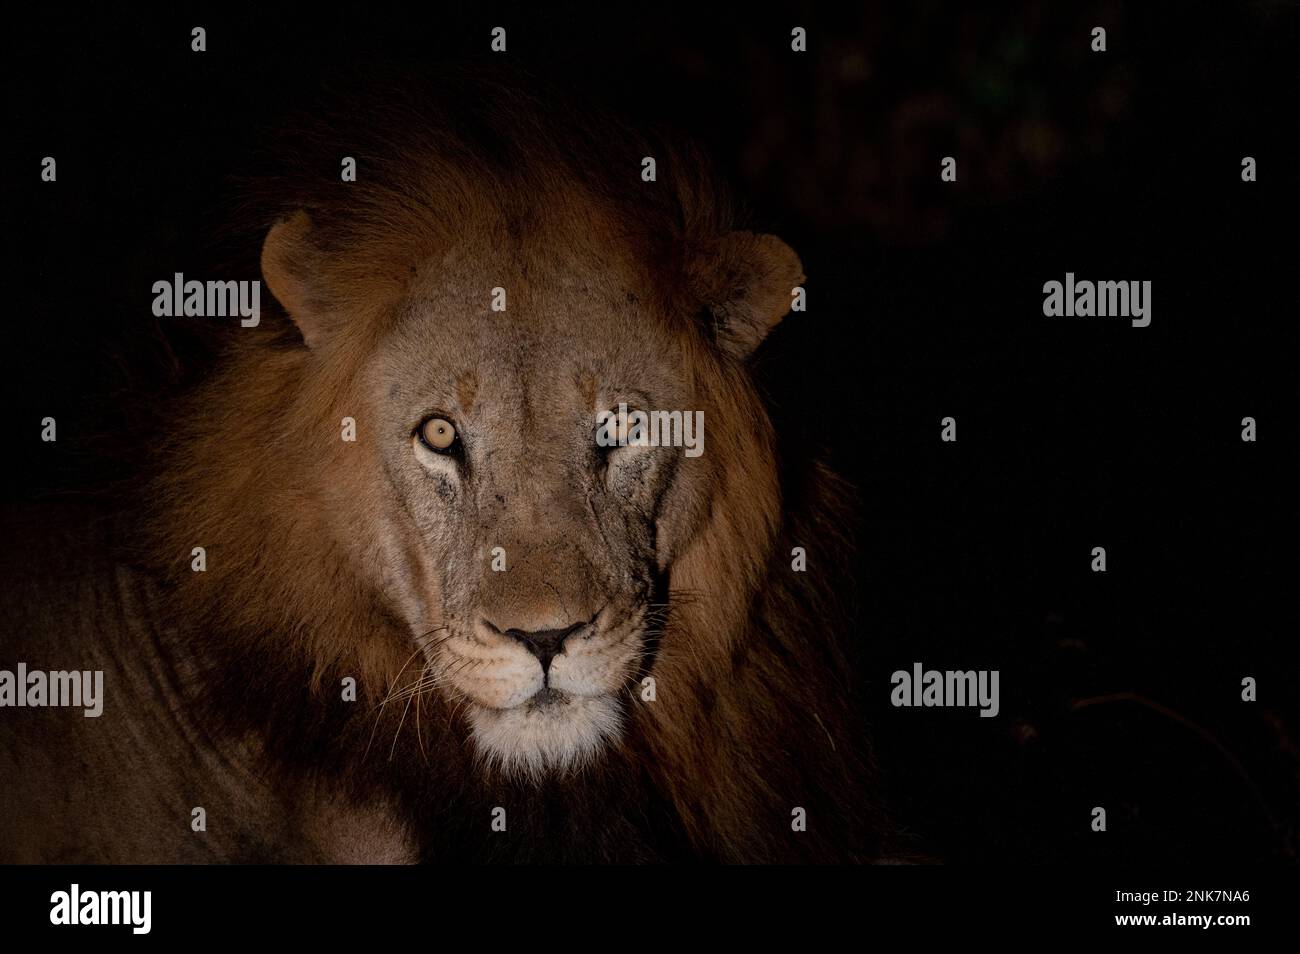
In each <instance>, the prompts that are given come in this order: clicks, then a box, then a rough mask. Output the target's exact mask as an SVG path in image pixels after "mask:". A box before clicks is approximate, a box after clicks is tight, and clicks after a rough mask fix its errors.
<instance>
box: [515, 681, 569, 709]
mask: <svg viewBox="0 0 1300 954" xmlns="http://www.w3.org/2000/svg"><path fill="white" fill-rule="evenodd" d="M568 701H569V694H568V693H567V692H565V691H564V690H563V689H554V688H552V687H551V686H544V687H542V688H541V689H539V690H538V691H537V692H536V693H535V694H534V695H533V696H532V697H531V698H529V699H528V700H527V701H526V702H525V703H524V707H525V708H526V709H527V710H528V711H529V712H533V711H536V710H540V709H554V708H556V707H558V706H562V705H564V704H565V703H566V702H568Z"/></svg>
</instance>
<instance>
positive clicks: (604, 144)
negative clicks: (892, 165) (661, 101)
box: [0, 95, 891, 862]
mask: <svg viewBox="0 0 1300 954" xmlns="http://www.w3.org/2000/svg"><path fill="white" fill-rule="evenodd" d="M369 118H371V119H372V120H374V121H375V122H376V123H377V124H379V128H380V130H381V131H380V132H376V133H372V134H371V138H370V139H368V140H366V141H367V142H369V143H370V145H371V148H370V150H369V152H368V154H366V155H363V156H362V157H361V158H360V161H359V163H358V169H359V174H358V176H357V180H356V181H355V182H349V183H346V184H341V183H339V182H338V181H330V182H325V181H323V179H324V177H317V178H316V179H315V180H313V177H312V176H311V175H304V174H303V173H302V172H301V169H303V168H309V167H310V166H309V164H308V163H305V162H304V163H301V164H298V165H297V167H296V168H297V170H298V171H291V173H289V174H286V175H284V176H280V177H274V178H271V179H268V180H267V183H266V187H265V189H264V190H262V191H261V193H260V194H261V195H263V196H266V197H269V202H270V203H271V207H269V208H267V207H266V206H262V208H266V209H267V210H266V211H265V213H264V214H265V219H264V221H266V222H267V223H268V225H269V227H268V228H267V231H266V232H265V238H264V242H263V243H262V250H261V260H260V266H261V273H262V280H263V281H264V283H265V287H266V288H267V290H269V292H270V293H271V295H272V296H273V297H274V299H275V300H276V302H278V303H279V306H280V307H281V308H282V311H283V314H282V315H280V314H276V315H272V316H270V317H268V319H267V320H263V321H262V322H261V323H260V325H259V326H258V327H256V328H247V329H245V328H233V327H232V328H231V329H230V330H229V335H228V337H229V339H230V340H229V341H228V343H227V347H226V348H225V352H224V354H223V356H222V358H221V360H220V361H219V363H218V366H217V368H216V369H215V370H214V372H213V373H212V374H211V376H210V377H209V378H208V379H207V380H205V381H204V382H203V383H202V384H200V385H199V386H198V387H197V388H196V389H194V390H193V391H192V392H190V393H188V394H186V395H185V396H184V397H183V398H181V399H178V401H177V402H176V404H175V406H174V407H173V408H171V410H170V411H169V413H168V421H169V423H168V425H167V427H166V429H165V430H164V431H162V432H160V433H159V434H158V435H155V438H154V439H155V441H156V443H157V445H158V446H157V448H156V454H155V456H154V458H153V459H152V460H151V461H150V462H149V464H148V467H147V470H148V472H149V474H150V476H149V478H148V480H146V481H144V482H143V483H142V484H141V488H142V491H141V493H140V494H139V495H138V496H139V501H138V504H137V505H136V506H134V507H131V508H125V509H124V510H122V511H121V512H113V513H106V514H105V513H100V512H98V511H97V512H95V513H93V514H76V515H74V516H72V517H69V516H68V515H66V514H65V515H62V516H59V515H49V514H41V515H38V516H36V517H35V521H36V524H37V526H38V527H39V528H40V529H39V532H40V534H41V536H42V537H43V545H42V546H40V547H31V548H27V549H23V550H22V551H21V552H19V551H18V550H17V549H15V551H14V553H13V555H12V556H13V557H14V558H12V559H10V560H9V561H8V562H9V563H10V564H11V566H9V567H8V572H9V573H10V574H11V576H10V579H18V580H21V581H22V582H20V583H17V584H15V585H12V586H11V587H10V590H9V593H10V600H11V602H16V603H17V605H15V606H12V607H11V608H10V610H9V612H8V613H7V614H6V620H7V623H6V625H7V627H8V635H7V637H6V639H5V640H4V649H5V656H6V658H8V659H11V660H12V659H25V660H26V661H27V662H29V663H31V664H32V665H37V664H39V665H44V666H49V667H50V668H54V667H56V666H64V667H69V668H76V669H102V670H104V672H105V684H106V689H105V697H106V698H105V702H104V713H103V715H102V716H101V717H100V718H98V719H94V720H91V719H83V718H81V716H80V714H79V713H68V712H65V711H56V710H45V711H38V710H31V709H28V710H23V711H22V712H21V713H19V712H17V710H11V711H7V712H5V713H4V714H3V724H4V726H5V729H6V733H5V739H4V744H3V746H0V770H2V773H3V778H4V779H5V783H4V785H5V789H6V798H5V803H4V808H3V809H2V810H0V861H21V862H56V861H58V862H68V861H77V862H82V861H85V862H177V861H240V862H261V861H275V862H286V861H287V862H338V861H362V862H415V861H426V862H452V861H562V862H568V861H583V862H590V861H596V862H614V861H685V860H696V861H704V860H707V861H723V862H784V861H854V862H858V861H873V860H878V859H880V858H881V857H882V856H884V854H885V853H886V852H887V851H888V850H889V845H890V839H891V835H890V829H889V824H888V821H887V816H886V814H885V812H884V810H883V809H882V807H881V804H880V798H879V796H878V791H877V789H878V783H877V778H876V771H875V769H874V766H873V761H872V757H871V751H870V746H869V741H868V738H867V733H866V730H865V726H864V724H863V722H862V720H861V718H860V716H859V715H858V710H857V703H856V700H855V696H854V689H853V681H854V680H853V675H852V674H853V658H854V655H855V648H854V644H855V641H854V638H853V636H854V634H853V633H852V632H850V631H849V627H848V623H847V619H848V617H847V614H846V612H845V605H846V602H847V600H846V597H847V592H846V589H845V587H846V586H847V585H848V584H847V581H848V579H849V574H848V573H847V572H845V568H846V567H847V566H848V564H849V561H850V560H851V558H852V549H851V539H850V532H849V528H850V527H851V523H852V514H851V505H850V497H851V494H850V491H849V490H848V488H847V487H846V486H845V485H844V483H843V482H842V481H841V480H840V479H839V478H838V477H836V475H835V474H834V473H833V472H832V471H830V470H829V469H828V468H826V467H825V466H824V465H822V464H821V463H820V462H819V461H817V460H816V459H815V458H812V457H809V458H806V459H803V458H799V457H798V456H797V455H791V454H789V453H786V452H785V451H784V449H783V447H782V444H781V442H780V441H779V440H778V436H777V434H776V432H775V429H774V426H773V424H772V419H771V417H770V415H769V413H768V411H767V409H766V407H765V403H764V400H763V398H762V396H761V394H760V393H759V390H758V387H757V385H756V384H755V380H754V376H753V373H752V368H751V362H752V358H753V356H754V353H755V351H756V349H757V348H758V347H759V345H760V344H761V343H762V342H763V340H764V339H765V338H766V337H767V335H768V334H769V332H770V331H771V330H772V329H773V328H774V327H775V326H776V325H777V324H778V323H779V322H781V321H782V320H783V319H784V318H785V317H786V316H787V315H788V314H789V313H790V311H791V302H792V300H793V298H792V296H793V295H794V294H795V292H796V290H797V289H798V288H799V287H800V286H802V285H803V283H804V281H805V275H804V270H803V266H802V264H801V261H800V259H799V257H798V255H797V254H796V253H795V252H794V251H793V250H792V249H791V248H790V246H789V245H787V244H786V243H785V242H783V241H782V240H781V239H779V238H777V237H775V236H773V235H771V234H765V233H761V232H757V231H752V230H747V229H745V228H743V227H741V226H742V224H743V223H741V222H740V220H739V218H738V216H737V213H736V212H735V211H734V209H733V206H732V204H731V203H730V201H729V200H728V198H727V196H726V192H725V190H724V188H723V187H722V186H721V185H720V184H719V182H718V177H716V176H714V175H713V174H712V173H710V172H709V171H707V168H706V165H705V164H704V162H703V160H702V159H701V157H700V156H699V154H698V153H696V152H694V151H692V150H691V149H689V148H686V147H683V146H681V145H678V144H674V143H673V142H672V141H669V140H665V139H660V138H653V137H649V136H646V135H644V134H641V133H637V132H633V131H630V130H628V129H627V128H625V127H622V126H620V125H618V124H616V123H614V122H612V121H610V120H608V119H607V118H606V117H602V116H599V115H598V114H594V113H577V112H573V111H563V110H553V109H548V108H544V107H543V106H542V105H539V103H538V102H536V101H533V100H530V99H529V98H528V97H523V96H520V95H513V96H511V97H508V98H502V97H495V98H494V97H491V96H482V97H476V96H462V97H444V99H443V101H442V103H441V105H433V104H431V103H429V102H424V103H420V104H418V105H414V106H408V107H400V108H399V107H396V106H391V105H390V106H389V107H388V108H387V109H386V110H384V111H383V115H381V116H374V117H369ZM303 141H304V142H308V141H309V139H307V138H305V139H304V140H303ZM647 156H650V157H654V158H655V159H656V165H657V169H658V173H657V175H656V176H655V177H654V178H652V179H647V178H646V177H643V175H642V170H643V168H644V165H643V161H642V160H643V157H647ZM290 165H291V166H292V165H293V164H290ZM259 201H262V200H261V199H258V200H255V201H254V205H256V204H257V202H259ZM620 405H623V406H625V407H630V408H634V409H640V410H643V411H646V412H651V411H670V412H671V411H682V412H684V413H694V412H701V414H702V418H701V419H702V420H703V422H704V424H705V426H706V427H707V442H705V443H704V444H703V445H702V446H703V448H704V452H703V453H700V454H698V455H696V456H691V455H687V454H685V453H683V451H682V448H681V447H676V446H671V442H667V443H660V444H659V446H650V445H649V444H648V443H646V442H644V441H642V442H637V441H620V442H617V443H616V444H615V445H614V446H607V445H608V442H604V443H602V442H600V441H598V440H596V439H595V438H596V434H597V429H598V428H597V424H598V422H599V421H601V420H608V418H607V415H608V412H610V411H611V410H612V409H615V408H618V407H619V406H620ZM701 436H703V435H701ZM64 527H66V528H67V529H60V528H64ZM13 532H14V533H21V531H19V530H15V531H13ZM23 539H31V534H30V532H29V533H28V534H27V536H26V537H23ZM796 548H803V551H802V552H803V553H805V554H806V559H807V562H808V569H807V570H806V571H804V570H803V568H802V567H801V566H800V565H799V560H798V559H796V558H793V557H792V555H793V554H795V553H796ZM16 593H23V594H25V598H24V599H22V600H18V601H14V600H13V599H12V597H13V595H14V594H16Z"/></svg>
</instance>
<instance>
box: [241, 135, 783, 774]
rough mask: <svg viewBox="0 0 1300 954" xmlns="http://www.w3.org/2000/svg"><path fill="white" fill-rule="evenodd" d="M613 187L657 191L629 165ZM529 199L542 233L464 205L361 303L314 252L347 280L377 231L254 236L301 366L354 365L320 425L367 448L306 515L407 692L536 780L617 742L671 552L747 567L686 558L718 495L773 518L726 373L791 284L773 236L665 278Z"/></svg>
mask: <svg viewBox="0 0 1300 954" xmlns="http://www.w3.org/2000/svg"><path fill="white" fill-rule="evenodd" d="M633 158H634V157H633ZM634 167H635V164H633V166H630V167H629V169H630V170H634ZM628 187H629V189H631V190H636V189H638V188H643V189H652V188H656V186H655V185H654V184H653V183H645V184H638V182H637V180H636V178H635V175H634V174H633V175H630V177H629V185H628ZM530 203H531V205H530V210H529V212H530V215H531V216H532V217H533V229H534V230H536V232H539V233H540V234H530V235H528V236H527V238H526V239H521V238H520V237H519V236H517V235H512V232H511V229H510V223H509V221H508V218H507V215H508V212H506V213H502V211H501V210H497V209H492V210H477V212H478V215H477V216H476V217H475V219H471V220H466V221H462V222H461V223H459V228H458V229H457V232H458V234H457V240H456V242H455V243H454V244H449V245H445V246H441V245H440V246H437V247H435V248H431V249H427V250H418V251H419V253H420V254H418V255H407V256H405V257H404V258H402V259H400V260H393V259H385V260H384V261H383V262H382V265H383V266H387V267H388V269H389V270H390V271H393V273H394V274H395V275H396V274H398V273H399V272H404V281H401V282H400V283H399V284H397V285H395V286H394V287H392V288H390V289H389V294H388V296H387V299H386V300H385V301H384V302H383V304H382V306H381V305H379V304H378V303H377V302H370V303H368V307H367V308H366V310H365V311H363V312H361V313H358V312H357V311H356V310H354V309H352V308H351V307H350V305H351V302H352V301H353V300H354V298H355V297H361V296H364V295H366V294H368V293H367V292H366V291H365V290H363V289H364V287H365V286H364V285H363V286H362V287H361V288H356V287H345V288H343V290H342V293H339V292H338V291H336V286H334V285H332V281H333V280H334V276H333V273H332V268H333V265H334V263H333V259H332V256H331V254H330V252H329V251H328V250H327V249H326V248H325V246H324V242H328V243H329V244H330V245H331V246H333V247H338V246H340V245H342V246H344V247H346V248H347V252H346V254H347V255H348V257H349V264H348V265H347V266H346V269H348V270H355V268H356V266H355V264H354V263H355V262H356V259H357V258H358V257H359V256H362V255H364V254H365V251H364V248H365V246H366V245H367V243H372V242H374V241H375V237H374V236H371V235H367V234H366V233H365V231H364V230H363V229H362V228H360V227H358V228H357V231H356V232H354V233H352V234H349V235H348V237H347V240H346V241H340V237H339V236H338V235H335V236H333V237H332V238H330V239H324V240H322V239H318V238H317V236H316V234H315V233H316V230H315V227H314V225H313V221H312V219H311V217H310V215H309V214H308V213H306V212H298V213H297V214H295V215H294V216H293V217H292V218H290V219H288V220H287V221H284V222H281V223H279V224H277V225H276V226H275V227H274V228H272V229H271V231H270V234H269V235H268V237H267V239H266V242H265V247H264V251H263V256H262V267H263V273H264V275H265V278H266V281H267V283H268V285H269V287H270V289H271V290H272V292H273V293H274V294H275V296H276V298H277V299H279V300H280V301H281V302H282V303H283V304H284V305H285V307H286V308H287V310H288V312H289V314H290V315H291V316H292V318H293V320H294V321H295V322H296V324H297V325H298V327H299V328H300V329H301V331H302V335H303V338H304V341H305V344H306V346H307V347H308V348H309V349H310V351H311V354H310V357H309V358H308V359H307V360H308V362H309V365H310V366H311V367H313V368H315V369H319V371H320V373H327V372H328V371H329V370H330V369H331V368H333V367H334V366H335V365H338V364H340V363H347V364H349V365H351V367H350V369H349V375H348V385H349V386H348V388H347V390H346V393H348V394H349V398H348V402H345V403H341V404H339V405H338V407H337V408H336V410H337V412H338V416H339V419H340V421H341V420H342V419H343V418H344V417H348V418H351V419H352V420H354V421H355V422H356V428H357V431H358V433H364V435H365V439H364V440H362V439H358V440H357V441H356V442H355V444H354V445H351V446H350V445H349V444H347V443H344V442H342V441H341V440H338V439H336V441H335V443H338V444H339V446H337V447H334V448H332V449H331V448H327V447H325V446H323V445H322V446H321V447H320V448H319V453H320V458H321V460H320V469H319V471H318V479H320V481H321V483H320V485H319V486H318V487H317V488H316V492H317V493H318V494H320V495H321V496H322V498H324V497H331V496H332V497H333V499H332V502H330V503H329V504H328V505H326V506H325V507H324V508H323V510H322V513H321V515H320V516H321V517H322V519H323V521H324V522H325V523H326V524H327V525H329V526H330V532H332V533H333V534H334V536H335V539H336V542H337V544H338V545H339V546H341V547H354V548H356V549H357V557H358V559H357V563H356V565H357V566H358V567H361V568H363V569H364V570H365V572H366V573H367V575H368V577H369V579H368V580H367V581H366V582H367V583H368V584H369V585H370V586H371V587H373V589H374V592H375V593H376V594H377V596H379V597H381V598H382V599H383V600H385V601H386V602H387V603H388V604H389V606H390V607H391V610H392V612H393V613H394V614H395V615H397V616H398V617H400V618H401V620H403V621H404V623H405V626H406V629H407V632H408V633H409V636H410V638H411V640H412V641H413V645H414V646H416V647H418V649H419V651H420V653H421V654H422V656H423V661H424V663H425V669H424V675H423V678H424V679H425V680H426V681H427V682H428V683H429V684H430V685H431V686H433V687H435V688H434V691H437V692H439V693H443V694H446V695H447V696H449V697H451V698H453V699H455V700H456V701H463V704H464V714H465V716H466V717H467V719H468V722H469V724H470V726H471V729H472V734H473V739H474V742H475V744H476V746H477V747H478V749H479V751H480V752H481V754H482V755H483V756H484V757H486V758H487V759H489V760H491V761H494V762H497V763H499V764H500V765H501V766H503V767H505V768H506V769H508V770H522V771H527V772H530V773H545V772H548V771H554V770H565V769H569V768H571V767H573V766H574V765H575V764H577V763H580V762H583V761H585V760H588V759H590V758H592V757H594V756H595V755H597V754H598V753H599V751H600V750H601V748H602V746H604V745H605V744H606V743H607V742H609V741H610V740H612V739H614V738H616V737H617V736H618V735H619V733H620V729H621V726H622V724H623V722H624V719H625V714H624V711H623V708H624V705H625V698H624V697H625V696H626V695H627V690H628V688H629V687H630V686H632V685H635V684H636V683H637V682H638V680H639V679H640V678H641V677H642V675H643V674H644V673H646V672H648V671H649V670H650V669H651V668H652V661H653V655H654V652H655V649H656V639H657V636H658V634H659V633H660V632H661V631H662V628H663V623H664V621H665V618H666V615H667V614H668V612H669V608H670V607H671V605H672V599H673V594H672V590H671V587H670V586H669V585H668V583H669V580H670V579H671V577H672V570H673V567H674V565H675V564H676V562H677V561H678V560H681V559H683V558H686V557H687V556H688V555H689V556H693V557H694V559H696V560H701V559H703V560H708V561H709V562H711V563H713V571H714V572H715V573H727V572H737V573H740V574H744V573H746V571H747V567H746V565H745V562H746V561H747V560H753V559H754V558H755V557H756V556H757V554H753V553H749V552H745V551H744V550H740V551H737V552H733V553H731V554H724V553H713V554H707V555H706V554H703V553H700V552H699V548H700V547H701V541H702V539H703V538H704V537H705V534H704V531H705V529H706V527H707V526H708V524H709V522H710V521H711V520H717V519H718V518H719V514H718V513H717V511H716V508H717V506H718V503H719V501H718V495H719V494H720V493H723V492H731V493H738V494H743V495H744V496H745V497H746V498H748V500H747V502H746V506H748V507H750V508H753V509H755V510H757V511H759V512H760V513H762V511H764V510H766V511H767V513H766V514H763V517H762V519H764V520H771V519H772V516H771V511H772V509H773V508H774V506H775V503H776V488H775V484H774V471H773V467H772V465H771V456H770V447H769V442H770V437H769V434H768V426H767V422H766V417H765V414H764V412H763V410H762V405H761V403H760V402H759V400H758V397H757V395H756V393H755V392H754V389H753V387H752V385H751V384H750V383H749V381H748V378H747V375H746V374H745V372H744V370H743V363H744V360H745V358H746V357H747V356H748V354H749V353H750V351H751V350H752V349H753V348H754V347H755V346H756V345H757V344H758V343H759V341H760V340H761V339H762V338H763V336H764V334H765V333H766V332H767V330H768V329H769V328H770V327H771V326H773V325H774V324H775V323H776V322H777V321H779V320H780V319H781V317H782V316H783V315H784V314H785V313H786V312H787V311H788V310H789V306H790V301H791V293H792V290H793V289H794V288H795V286H797V285H799V283H800V282H801V281H802V280H803V276H802V272H801V269H800V263H799V259H798V258H797V256H796V255H795V254H794V252H793V251H791V249H790V248H789V247H788V246H787V245H785V243H783V242H781V241H780V240H779V239H776V238H774V237H772V236H767V235H755V234H751V233H748V232H734V231H733V232H727V233H724V234H720V235H716V236H710V237H709V239H710V241H708V242H707V243H699V242H697V243H695V245H694V247H692V248H690V249H689V250H686V249H683V252H684V253H686V254H689V255H690V256H691V258H690V260H689V261H684V262H682V263H681V264H682V266H683V271H682V274H680V275H679V276H678V277H677V286H676V287H673V286H671V285H669V284H667V283H666V282H665V276H664V273H663V271H662V269H661V268H658V267H653V268H652V267H647V265H646V254H647V249H646V247H645V246H644V245H643V244H642V241H641V237H638V236H627V235H622V234H620V232H619V229H618V227H617V225H618V223H615V222H611V221H608V220H602V216H607V214H608V213H607V210H603V209H602V208H601V207H600V206H599V204H597V203H596V202H595V201H594V198H593V197H591V196H585V195H582V194H581V193H578V194H573V193H570V192H566V193H562V194H560V195H553V196H548V195H546V194H544V193H543V194H537V193H532V194H531V196H530ZM423 211H424V210H411V213H412V215H415V214H421V213H423ZM392 227H393V223H392V222H387V223H384V228H385V229H386V230H391V228H392ZM411 251H417V250H414V249H413V250H411ZM376 312H379V313H376ZM362 336H365V337H366V338H367V339H368V340H369V345H368V346H367V348H366V350H365V353H364V355H363V356H361V357H360V359H359V360H355V359H349V358H348V355H347V353H348V351H349V349H355V347H356V345H355V341H356V340H357V339H358V338H359V337H362ZM620 409H621V411H620ZM629 409H631V411H629ZM331 420H332V417H331ZM659 424H663V425H664V426H663V427H662V428H661V427H659V426H658V425H659ZM652 425H654V426H653V427H652ZM620 429H621V430H620ZM660 431H662V433H660ZM602 432H603V434H604V438H603V439H602ZM706 434H707V443H706ZM611 437H613V438H621V439H614V440H611V439H610V438H611ZM629 438H630V439H629ZM660 438H662V440H661V439H660ZM688 441H689V446H687V442H688ZM656 445H657V446H656ZM342 488H346V491H345V492H343V493H337V490H339V489H342ZM332 491H334V492H332ZM756 529H759V530H760V531H762V530H764V529H765V528H762V527H758V528H756ZM713 561H717V562H713ZM692 651H694V652H697V653H701V654H704V653H715V652H717V647H708V646H705V645H698V646H695V647H692Z"/></svg>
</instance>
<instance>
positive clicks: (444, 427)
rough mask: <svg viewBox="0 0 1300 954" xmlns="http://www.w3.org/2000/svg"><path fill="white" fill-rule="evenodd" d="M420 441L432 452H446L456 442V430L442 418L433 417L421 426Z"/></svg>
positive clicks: (449, 422)
mask: <svg viewBox="0 0 1300 954" xmlns="http://www.w3.org/2000/svg"><path fill="white" fill-rule="evenodd" d="M420 440H422V441H423V442H424V444H425V446H427V447H428V448H429V449H430V450H436V451H445V450H447V449H448V448H449V447H451V445H452V444H454V443H455V442H456V428H455V427H453V426H452V423H451V421H449V420H447V419H446V418H442V417H431V418H429V419H428V420H427V421H425V422H424V423H423V424H421V425H420Z"/></svg>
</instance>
